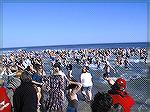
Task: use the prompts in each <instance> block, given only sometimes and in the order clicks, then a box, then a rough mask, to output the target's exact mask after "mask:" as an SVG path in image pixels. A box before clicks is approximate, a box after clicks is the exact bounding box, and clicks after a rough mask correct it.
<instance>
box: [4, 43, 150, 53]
mask: <svg viewBox="0 0 150 112" xmlns="http://www.w3.org/2000/svg"><path fill="white" fill-rule="evenodd" d="M149 45H150V43H149V42H136V43H105V44H77V45H56V46H32V47H14V48H2V51H13V50H18V49H23V50H27V51H30V50H36V51H39V50H45V49H56V50H57V49H89V48H96V49H106V48H148V47H149Z"/></svg>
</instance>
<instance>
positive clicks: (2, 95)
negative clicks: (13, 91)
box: [0, 87, 11, 112]
mask: <svg viewBox="0 0 150 112" xmlns="http://www.w3.org/2000/svg"><path fill="white" fill-rule="evenodd" d="M4 100H5V104H6V103H9V105H8V106H7V107H5V108H4V109H3V110H0V112H11V103H10V100H9V97H8V96H7V93H6V89H5V88H4V87H0V103H1V102H2V101H4Z"/></svg>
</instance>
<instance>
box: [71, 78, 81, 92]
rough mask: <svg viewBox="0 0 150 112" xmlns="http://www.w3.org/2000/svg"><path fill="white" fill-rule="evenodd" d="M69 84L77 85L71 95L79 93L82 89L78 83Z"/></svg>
mask: <svg viewBox="0 0 150 112" xmlns="http://www.w3.org/2000/svg"><path fill="white" fill-rule="evenodd" d="M70 84H76V85H77V88H76V89H74V90H73V93H74V94H76V93H77V92H79V91H80V89H81V87H82V84H81V83H79V82H72V81H70Z"/></svg>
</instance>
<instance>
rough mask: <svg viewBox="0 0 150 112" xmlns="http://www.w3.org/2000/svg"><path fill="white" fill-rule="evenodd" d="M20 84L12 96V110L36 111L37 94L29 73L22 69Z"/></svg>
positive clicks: (17, 111)
mask: <svg viewBox="0 0 150 112" xmlns="http://www.w3.org/2000/svg"><path fill="white" fill-rule="evenodd" d="M20 79H21V85H20V86H19V87H18V88H17V89H16V90H15V92H14V96H13V104H14V112H37V101H38V99H37V94H36V90H35V88H34V87H33V85H32V78H31V74H30V73H29V72H28V71H24V72H23V73H22V75H21V77H20Z"/></svg>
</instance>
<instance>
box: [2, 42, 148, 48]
mask: <svg viewBox="0 0 150 112" xmlns="http://www.w3.org/2000/svg"><path fill="white" fill-rule="evenodd" d="M128 43H150V42H120V43H119V42H116V43H112V42H110V43H86V44H83V43H82V44H64V45H39V46H36V45H35V46H34V45H33V46H21V47H5V48H2V49H17V48H32V47H37V48H38V47H59V46H72V45H73V46H75V45H96V44H101V45H103V44H128Z"/></svg>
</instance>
